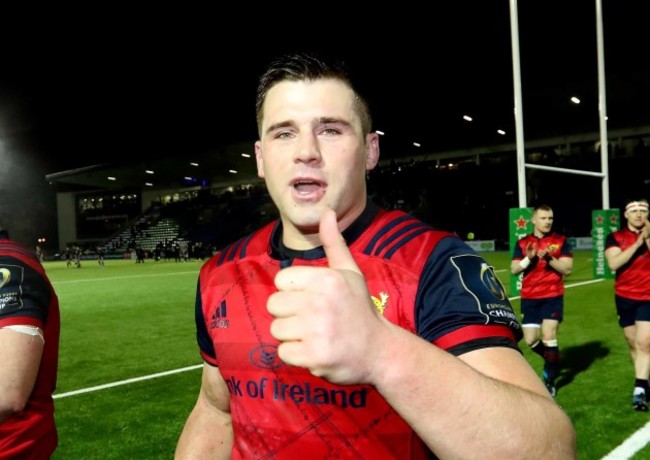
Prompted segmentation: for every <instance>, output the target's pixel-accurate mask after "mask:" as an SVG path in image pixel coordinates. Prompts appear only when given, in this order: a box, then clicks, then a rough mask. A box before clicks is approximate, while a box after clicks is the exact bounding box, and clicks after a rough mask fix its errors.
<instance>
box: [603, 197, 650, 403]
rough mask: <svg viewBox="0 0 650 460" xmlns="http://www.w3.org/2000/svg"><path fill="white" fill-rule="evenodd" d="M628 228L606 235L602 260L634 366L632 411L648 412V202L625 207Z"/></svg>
mask: <svg viewBox="0 0 650 460" xmlns="http://www.w3.org/2000/svg"><path fill="white" fill-rule="evenodd" d="M625 219H626V221H627V225H626V226H625V227H623V228H621V229H620V230H618V231H616V232H612V233H610V234H609V235H607V239H606V240H605V258H606V259H607V264H608V265H609V268H610V269H611V270H612V271H616V281H615V283H614V290H615V296H614V299H615V302H616V312H617V313H618V323H619V325H620V326H621V327H622V328H623V334H624V335H625V339H626V340H627V344H628V346H629V348H630V355H631V356H632V362H633V363H634V375H635V379H636V380H635V383H634V391H633V394H632V405H633V407H634V409H635V410H638V411H642V412H646V411H647V410H648V398H649V397H650V391H648V376H649V375H650V223H649V222H648V201H647V200H632V201H628V202H627V203H626V205H625Z"/></svg>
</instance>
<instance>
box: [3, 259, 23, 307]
mask: <svg viewBox="0 0 650 460" xmlns="http://www.w3.org/2000/svg"><path fill="white" fill-rule="evenodd" d="M11 280H14V281H18V285H17V286H16V285H15V284H16V283H14V284H9V282H10V281H11ZM22 281H23V267H19V266H17V265H3V266H2V267H0V310H4V309H5V308H20V307H22V306H23V300H22Z"/></svg>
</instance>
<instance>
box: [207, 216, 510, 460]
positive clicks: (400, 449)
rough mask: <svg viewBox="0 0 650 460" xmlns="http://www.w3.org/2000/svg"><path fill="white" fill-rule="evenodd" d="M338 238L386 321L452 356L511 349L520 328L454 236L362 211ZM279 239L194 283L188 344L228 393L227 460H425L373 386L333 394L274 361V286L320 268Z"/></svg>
mask: <svg viewBox="0 0 650 460" xmlns="http://www.w3.org/2000/svg"><path fill="white" fill-rule="evenodd" d="M343 236H344V238H345V240H346V242H347V244H348V246H349V249H350V251H351V253H352V255H353V257H354V259H355V261H356V263H357V264H358V266H359V268H360V269H361V271H362V272H363V274H364V276H365V278H366V282H367V285H368V289H369V292H370V295H371V297H372V301H373V303H374V304H375V306H376V308H377V309H378V311H380V312H381V313H382V314H383V315H384V316H385V317H386V318H387V319H388V320H390V321H392V322H393V323H395V324H398V325H399V326H401V327H403V328H404V329H406V330H408V331H410V332H412V333H413V334H417V335H418V336H420V337H422V338H423V339H425V340H428V341H429V342H431V343H433V344H435V345H436V346H438V347H440V348H442V349H444V350H447V351H448V352H450V353H453V354H454V355H460V354H462V353H465V352H468V351H471V350H476V349H480V348H484V347H494V346H499V347H510V348H513V349H517V350H519V348H518V346H517V342H518V341H519V340H520V339H521V328H520V324H519V322H518V319H517V315H516V314H515V312H514V310H513V308H512V306H511V305H510V302H509V301H508V298H507V296H506V293H505V290H504V289H503V286H502V284H501V283H500V282H499V280H498V278H497V277H496V275H495V273H494V270H493V268H492V267H490V266H489V265H488V264H487V263H486V262H485V261H484V260H483V259H482V258H481V257H480V256H479V255H478V254H476V253H475V252H474V251H473V250H472V249H471V248H469V247H468V246H467V245H466V244H465V243H464V242H462V241H461V240H460V239H458V238H457V237H455V236H454V235H452V234H450V233H446V232H441V231H436V230H434V229H432V228H431V227H430V226H428V225H426V224H424V223H423V222H421V221H419V220H417V219H416V218H414V217H412V216H410V215H408V214H405V213H404V212H402V211H385V210H382V209H380V208H378V207H376V206H375V205H373V204H369V205H368V206H367V208H366V210H365V211H364V213H363V214H362V215H361V216H360V217H359V218H358V219H357V220H356V221H355V222H354V223H353V225H351V226H350V227H349V228H348V229H346V230H345V232H344V233H343ZM281 240H282V226H281V223H280V222H279V221H276V222H271V223H270V224H268V225H266V226H265V227H263V228H261V229H260V230H258V231H257V232H255V233H253V234H252V235H250V236H248V237H246V238H243V239H241V240H239V241H237V242H236V243H234V244H232V245H230V246H229V247H227V248H225V249H224V250H223V251H222V252H221V253H220V254H217V255H215V256H214V257H213V258H212V259H210V260H209V261H207V262H206V263H205V264H204V265H203V267H202V269H201V272H200V275H199V281H198V289H197V297H196V323H197V338H198V343H199V346H200V352H201V355H202V357H203V359H204V360H205V361H206V362H207V363H208V364H210V365H213V366H218V367H219V371H220V372H221V374H222V376H223V378H224V379H225V381H226V382H227V385H228V388H229V390H230V410H231V414H232V422H233V430H234V435H235V438H234V447H233V452H232V458H233V459H242V458H274V459H296V458H307V457H309V458H314V459H320V458H357V459H360V458H361V459H385V458H399V459H424V458H432V457H433V455H432V453H431V452H430V451H429V450H428V449H427V447H426V446H425V444H424V443H423V442H422V440H421V439H420V438H419V437H418V436H417V434H416V433H415V432H414V431H413V430H412V429H411V428H410V427H409V425H408V424H407V423H406V422H405V421H404V420H403V419H402V418H401V417H400V416H399V415H398V414H397V412H395V410H394V409H393V408H392V407H391V406H390V405H389V404H388V403H387V402H386V401H385V400H384V399H383V397H382V396H381V394H379V393H378V391H377V390H376V389H375V388H374V387H372V386H369V385H348V386H341V385H335V384H332V383H330V382H328V381H327V380H324V379H322V378H318V377H315V376H313V375H312V374H311V373H310V372H309V371H308V370H306V369H304V368H300V367H294V366H290V365H287V364H285V363H284V362H282V361H281V360H280V359H279V357H278V355H277V347H278V345H279V342H278V341H277V340H276V339H275V338H273V337H272V336H271V333H270V331H269V328H270V324H271V321H272V320H273V317H272V316H271V315H270V314H269V313H268V312H267V310H266V302H267V299H268V297H269V295H270V294H272V293H273V292H275V291H276V288H275V286H274V283H273V280H274V278H275V275H276V274H277V273H278V271H279V270H281V269H282V268H283V267H288V266H291V265H309V266H326V265H327V258H326V256H325V252H324V251H323V249H322V247H319V248H315V249H311V250H307V251H293V250H290V249H288V248H286V247H284V246H283V245H282V243H281ZM381 346H382V344H381V343H378V344H377V347H381ZM423 410H426V408H423Z"/></svg>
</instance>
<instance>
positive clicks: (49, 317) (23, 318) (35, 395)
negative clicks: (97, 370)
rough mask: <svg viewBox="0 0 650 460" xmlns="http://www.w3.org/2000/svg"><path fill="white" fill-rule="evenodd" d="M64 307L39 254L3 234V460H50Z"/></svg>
mask: <svg viewBox="0 0 650 460" xmlns="http://www.w3.org/2000/svg"><path fill="white" fill-rule="evenodd" d="M59 327H60V326H59V301H58V298H57V295H56V293H55V292H54V289H53V288H52V285H51V284H50V281H49V280H48V277H47V275H46V274H45V270H44V269H43V266H42V265H41V263H40V262H39V260H38V259H37V258H36V256H35V255H34V253H33V252H32V251H30V250H28V249H27V248H26V247H24V246H22V245H20V244H18V243H16V242H14V241H11V240H10V239H9V235H8V233H7V232H6V231H4V230H2V229H1V228H0V459H19V458H20V459H48V458H50V456H51V455H52V453H53V452H54V450H55V449H56V447H57V443H58V437H57V430H56V426H55V421H54V402H53V400H52V392H53V391H54V388H55V386H56V376H57V368H58V353H59Z"/></svg>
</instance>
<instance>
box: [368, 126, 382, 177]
mask: <svg viewBox="0 0 650 460" xmlns="http://www.w3.org/2000/svg"><path fill="white" fill-rule="evenodd" d="M377 163H379V134H377V133H370V134H368V135H366V171H370V170H372V169H375V166H377Z"/></svg>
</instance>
